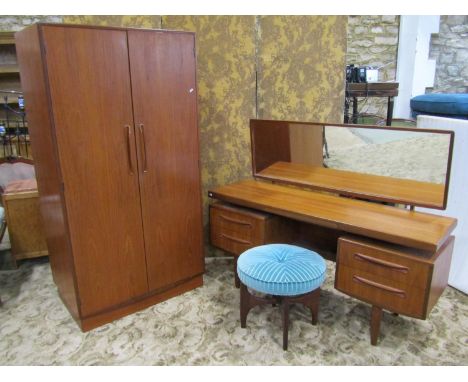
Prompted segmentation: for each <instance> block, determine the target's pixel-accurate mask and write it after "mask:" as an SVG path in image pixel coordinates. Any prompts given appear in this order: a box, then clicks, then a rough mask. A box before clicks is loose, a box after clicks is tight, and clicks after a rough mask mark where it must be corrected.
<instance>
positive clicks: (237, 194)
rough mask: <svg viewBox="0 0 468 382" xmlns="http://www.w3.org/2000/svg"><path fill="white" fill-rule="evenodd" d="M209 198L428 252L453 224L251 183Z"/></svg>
mask: <svg viewBox="0 0 468 382" xmlns="http://www.w3.org/2000/svg"><path fill="white" fill-rule="evenodd" d="M209 194H210V196H212V197H214V198H217V199H219V200H224V201H227V202H231V203H234V204H238V205H241V206H245V207H250V208H255V209H258V210H261V211H266V212H270V213H274V214H277V215H281V216H286V217H289V218H292V219H296V220H300V221H304V222H307V223H313V224H317V225H320V226H325V227H329V228H333V229H337V230H342V231H344V232H349V233H354V234H358V235H363V236H368V237H371V238H375V239H380V240H384V241H388V242H390V243H396V244H401V245H406V246H409V247H414V248H419V249H423V250H428V251H433V252H434V251H436V250H437V249H438V248H439V247H440V246H441V245H442V244H443V243H444V242H445V240H446V239H447V237H448V236H449V234H450V232H452V231H453V229H454V228H455V226H456V219H452V218H449V217H442V216H436V215H431V214H425V213H420V212H414V211H408V210H403V209H399V208H395V207H390V206H383V205H379V204H373V203H368V202H362V201H358V200H353V199H348V198H343V197H338V196H334V195H327V194H322V193H318V192H312V191H304V190H299V189H295V188H292V187H288V186H280V185H274V184H269V183H266V182H261V181H255V180H245V181H242V182H238V183H234V184H231V185H227V186H223V187H219V188H217V189H215V190H212V191H210V193H209Z"/></svg>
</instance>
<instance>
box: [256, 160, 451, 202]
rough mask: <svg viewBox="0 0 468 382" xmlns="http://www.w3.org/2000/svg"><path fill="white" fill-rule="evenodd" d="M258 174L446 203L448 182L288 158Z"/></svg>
mask: <svg viewBox="0 0 468 382" xmlns="http://www.w3.org/2000/svg"><path fill="white" fill-rule="evenodd" d="M256 176H257V177H260V178H265V179H271V180H276V181H279V182H283V183H289V184H295V185H299V186H307V187H311V188H314V189H319V190H324V191H330V192H335V193H339V194H343V195H350V196H356V197H360V198H363V199H365V198H370V199H372V200H380V201H384V202H392V203H405V204H411V205H415V204H416V205H421V206H425V207H429V208H430V207H436V208H440V207H441V206H442V205H443V204H444V192H445V185H444V184H436V183H428V182H420V181H416V180H410V179H399V178H392V177H389V176H380V175H371V174H364V173H357V172H353V171H345V170H336V169H332V168H323V167H319V166H311V165H307V164H303V163H288V162H276V163H274V164H272V165H271V166H269V167H268V168H265V169H264V170H263V171H260V172H259V173H258V174H256Z"/></svg>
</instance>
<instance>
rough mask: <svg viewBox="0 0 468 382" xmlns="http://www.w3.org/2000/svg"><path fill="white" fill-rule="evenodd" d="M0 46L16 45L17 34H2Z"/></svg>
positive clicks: (0, 34)
mask: <svg viewBox="0 0 468 382" xmlns="http://www.w3.org/2000/svg"><path fill="white" fill-rule="evenodd" d="M0 45H15V32H0Z"/></svg>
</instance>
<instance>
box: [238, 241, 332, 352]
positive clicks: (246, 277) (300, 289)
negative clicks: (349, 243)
mask: <svg viewBox="0 0 468 382" xmlns="http://www.w3.org/2000/svg"><path fill="white" fill-rule="evenodd" d="M325 271H326V265H325V261H324V260H323V258H322V257H321V256H320V255H319V254H317V253H315V252H313V251H309V250H308V249H305V248H301V247H297V246H295V245H289V244H268V245H262V246H259V247H254V248H251V249H249V250H247V251H245V252H244V253H242V254H241V255H240V256H239V258H238V260H237V273H238V275H239V279H240V281H241V285H240V288H241V290H240V297H241V298H240V319H241V327H242V328H245V327H246V323H247V314H248V313H249V310H250V309H252V308H253V307H255V306H257V305H264V304H273V305H278V304H279V305H281V312H282V320H283V349H284V350H287V348H288V325H289V306H290V305H291V304H294V303H301V304H304V305H305V306H307V307H309V308H310V310H311V312H312V324H313V325H315V324H316V323H317V317H318V307H319V298H320V286H321V285H322V283H323V281H324V280H325ZM247 288H250V289H253V290H255V291H258V292H262V293H265V294H267V295H271V296H270V297H268V296H267V297H259V296H255V295H253V294H251V293H249V291H248V289H247Z"/></svg>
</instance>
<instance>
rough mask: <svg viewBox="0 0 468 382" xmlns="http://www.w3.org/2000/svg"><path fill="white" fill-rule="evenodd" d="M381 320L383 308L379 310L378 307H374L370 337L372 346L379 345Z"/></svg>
mask: <svg viewBox="0 0 468 382" xmlns="http://www.w3.org/2000/svg"><path fill="white" fill-rule="evenodd" d="M381 319H382V308H379V307H378V306H372V313H371V327H370V335H371V344H372V345H374V346H375V345H377V340H378V339H379V333H380V321H381Z"/></svg>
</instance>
